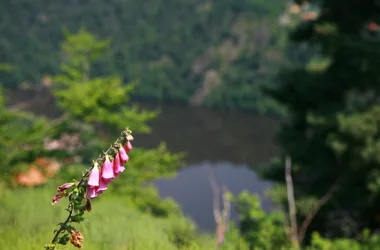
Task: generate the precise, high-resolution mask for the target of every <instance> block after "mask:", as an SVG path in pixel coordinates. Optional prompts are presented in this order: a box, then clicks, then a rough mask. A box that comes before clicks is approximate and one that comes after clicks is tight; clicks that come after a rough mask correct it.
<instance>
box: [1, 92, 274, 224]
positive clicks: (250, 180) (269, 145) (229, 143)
mask: <svg viewBox="0 0 380 250" xmlns="http://www.w3.org/2000/svg"><path fill="white" fill-rule="evenodd" d="M7 95H8V100H9V104H10V105H16V104H17V105H18V106H19V107H22V108H23V109H25V110H31V111H33V112H36V113H38V114H46V115H48V116H56V115H57V114H58V111H57V109H56V107H55V106H54V104H53V100H52V99H51V98H50V97H49V95H47V94H44V93H43V92H42V93H40V94H39V95H36V94H35V92H34V91H13V92H9V93H8V94H7ZM140 104H141V106H143V107H146V108H154V109H156V108H159V109H160V110H161V115H160V116H159V117H158V118H157V119H155V120H154V121H152V122H151V123H150V125H151V127H152V130H153V133H151V134H149V135H135V138H136V140H135V145H136V146H139V147H145V148H152V147H156V146H157V145H158V144H159V143H160V142H161V141H165V142H166V143H167V146H168V148H169V150H170V151H172V152H186V154H187V158H186V161H187V163H188V164H189V166H188V168H185V169H183V170H182V171H180V172H179V173H178V175H177V177H176V178H174V179H172V180H157V181H156V182H155V185H156V186H157V188H158V190H159V192H160V195H161V196H162V197H172V198H174V199H175V200H176V201H177V202H178V203H179V204H180V205H181V206H182V208H183V211H184V213H185V214H186V215H188V216H189V217H191V218H192V219H193V220H194V221H195V222H196V223H197V224H198V226H199V227H200V228H201V229H204V230H211V229H213V228H214V221H213V215H212V195H211V188H210V185H209V182H208V179H207V174H208V172H207V168H208V167H212V168H213V170H214V174H215V179H216V181H217V182H218V183H219V184H220V185H222V184H224V185H227V186H228V188H229V189H230V190H231V192H232V193H234V194H238V193H240V192H241V191H242V190H244V189H247V190H249V191H250V192H254V193H258V194H260V195H261V196H262V197H263V193H264V191H265V189H266V188H268V187H269V186H270V183H268V182H266V181H263V180H260V179H259V178H258V177H257V175H256V174H255V173H254V172H253V171H251V170H249V169H248V168H247V167H248V166H254V165H256V164H260V163H265V162H267V161H268V160H269V159H270V158H271V157H273V156H275V155H276V154H277V153H278V149H277V147H276V146H275V144H274V142H273V137H274V133H275V131H276V128H277V126H278V121H276V120H275V119H272V118H268V117H263V116H254V115H252V114H247V113H239V112H225V111H215V110H210V109H205V108H199V107H188V106H177V105H175V106H174V105H159V104H155V103H140ZM263 205H264V208H265V209H266V210H267V209H269V207H270V203H269V201H268V200H266V199H265V198H264V197H263ZM232 212H233V218H236V217H235V211H234V210H233V211H232Z"/></svg>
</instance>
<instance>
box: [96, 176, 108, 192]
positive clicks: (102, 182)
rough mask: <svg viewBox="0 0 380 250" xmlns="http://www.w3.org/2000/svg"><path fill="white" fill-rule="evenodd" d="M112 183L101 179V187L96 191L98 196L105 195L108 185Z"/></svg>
mask: <svg viewBox="0 0 380 250" xmlns="http://www.w3.org/2000/svg"><path fill="white" fill-rule="evenodd" d="M109 182H110V181H107V180H104V179H103V178H100V180H99V187H97V188H96V189H95V192H96V194H97V195H99V194H101V193H103V192H104V191H106V190H107V185H108V183H109Z"/></svg>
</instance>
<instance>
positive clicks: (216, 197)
mask: <svg viewBox="0 0 380 250" xmlns="http://www.w3.org/2000/svg"><path fill="white" fill-rule="evenodd" d="M208 170H209V171H208V172H209V174H208V180H209V183H210V186H211V189H212V193H213V213H214V218H215V222H216V224H217V225H219V224H220V222H221V221H222V217H221V214H220V201H219V195H220V193H219V188H218V184H217V183H216V181H215V178H214V175H213V172H212V169H211V167H208Z"/></svg>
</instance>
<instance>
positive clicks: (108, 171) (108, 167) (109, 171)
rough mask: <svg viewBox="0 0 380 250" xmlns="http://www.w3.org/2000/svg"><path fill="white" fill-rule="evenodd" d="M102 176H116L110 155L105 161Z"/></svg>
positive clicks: (108, 177) (105, 177) (106, 177)
mask: <svg viewBox="0 0 380 250" xmlns="http://www.w3.org/2000/svg"><path fill="white" fill-rule="evenodd" d="M102 178H103V179H105V180H108V179H114V178H115V174H114V172H113V165H112V162H111V161H110V159H109V156H108V155H107V156H106V160H105V161H104V163H103V168H102Z"/></svg>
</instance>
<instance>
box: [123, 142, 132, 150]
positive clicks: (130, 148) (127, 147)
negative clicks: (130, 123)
mask: <svg viewBox="0 0 380 250" xmlns="http://www.w3.org/2000/svg"><path fill="white" fill-rule="evenodd" d="M132 148H133V147H132V143H131V142H130V141H128V142H127V143H126V144H125V145H124V149H125V151H126V152H127V153H129V151H131V150H132Z"/></svg>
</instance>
